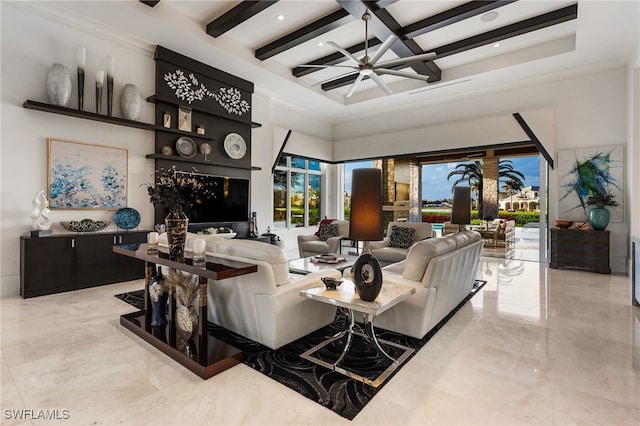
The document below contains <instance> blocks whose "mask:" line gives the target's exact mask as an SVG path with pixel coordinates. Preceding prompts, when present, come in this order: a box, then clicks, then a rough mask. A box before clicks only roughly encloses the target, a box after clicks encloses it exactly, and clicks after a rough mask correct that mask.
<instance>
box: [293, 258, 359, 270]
mask: <svg viewBox="0 0 640 426" xmlns="http://www.w3.org/2000/svg"><path fill="white" fill-rule="evenodd" d="M336 256H337V257H338V259H337V260H335V261H330V262H321V261H318V260H316V259H314V258H313V257H302V258H300V259H293V260H290V261H289V262H288V263H289V272H293V273H297V274H309V273H312V272H320V271H324V270H327V269H337V270H339V271H342V270H344V269H346V268H348V267H351V266H353V264H354V263H356V260H358V256H354V255H351V254H338V255H336ZM340 259H343V260H340Z"/></svg>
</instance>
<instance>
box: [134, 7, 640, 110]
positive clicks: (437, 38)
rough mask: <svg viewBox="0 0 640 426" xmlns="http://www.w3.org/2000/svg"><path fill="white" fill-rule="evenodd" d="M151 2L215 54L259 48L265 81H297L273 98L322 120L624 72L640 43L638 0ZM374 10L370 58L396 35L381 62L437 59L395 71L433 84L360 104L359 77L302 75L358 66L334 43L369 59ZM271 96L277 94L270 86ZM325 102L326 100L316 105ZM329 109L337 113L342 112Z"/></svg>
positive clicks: (405, 83)
mask: <svg viewBox="0 0 640 426" xmlns="http://www.w3.org/2000/svg"><path fill="white" fill-rule="evenodd" d="M145 3H150V4H151V3H155V5H154V6H153V9H156V10H157V9H159V8H166V9H170V10H171V11H172V13H177V14H181V15H184V16H186V17H188V18H189V19H191V20H192V21H193V24H194V25H197V26H200V27H201V28H202V31H204V32H206V33H208V34H209V36H210V37H211V44H212V45H215V44H216V43H224V42H233V43H237V44H239V45H242V46H244V47H246V48H247V49H250V50H251V51H252V52H253V55H254V58H255V61H257V62H259V63H260V64H262V69H263V70H264V72H266V73H273V74H276V75H278V76H279V77H280V78H283V79H286V80H287V82H288V83H295V86H294V87H296V88H297V93H295V94H294V93H289V92H290V90H286V89H283V90H278V89H275V90H278V95H279V97H281V98H282V99H284V100H287V98H291V97H296V98H297V99H305V101H304V106H306V107H309V108H316V107H317V108H318V112H320V113H322V112H324V113H326V114H327V115H329V116H331V115H334V116H336V114H338V115H339V114H343V113H345V111H349V113H352V112H357V113H363V112H367V111H373V110H376V109H378V108H380V107H393V106H394V105H395V106H400V105H403V104H407V103H413V102H424V101H427V102H428V101H429V100H438V99H444V98H447V97H452V96H460V95H469V94H473V93H478V92H482V91H484V90H488V89H491V88H495V87H500V86H505V85H507V86H509V85H510V86H513V85H521V84H530V82H531V81H534V80H535V81H540V79H545V78H549V79H550V78H558V76H567V75H571V74H579V73H586V72H589V70H597V69H603V68H607V67H608V68H613V67H616V66H624V65H626V63H627V62H628V60H629V58H630V57H631V55H632V53H633V49H634V48H637V43H638V35H637V34H638V28H637V27H638V21H637V18H638V17H637V16H635V17H634V16H633V13H637V8H634V7H633V6H634V5H633V1H620V2H616V1H576V0H570V1H565V0H557V1H532V0H520V1H510V0H509V1H507V0H504V1H472V2H466V1H455V0H449V1H426V0H379V1H358V0H337V1H334V0H317V1H316V0H304V1H302V0H298V1H295V0H280V1H257V2H256V1H174V0H160V1H159V2H157V1H154V2H145ZM630 6H631V7H630ZM365 12H368V13H369V14H370V15H371V20H370V24H369V27H368V30H369V36H368V38H367V39H368V47H369V50H368V54H369V56H371V55H372V53H373V52H375V50H376V49H377V48H378V47H379V46H380V45H381V43H382V42H384V41H385V40H386V39H387V38H388V37H389V36H390V35H395V36H397V37H398V40H397V41H396V42H395V43H393V45H392V46H391V48H390V49H389V50H388V51H387V52H386V53H385V54H384V55H383V56H382V58H381V59H380V61H381V62H382V61H388V60H392V59H397V58H401V57H407V56H412V55H418V54H422V53H427V52H433V53H434V54H435V56H434V59H432V60H427V61H422V62H413V63H410V64H406V65H399V66H397V67H394V68H393V69H395V70H398V71H401V72H406V73H412V74H422V75H425V76H428V77H429V78H428V82H424V81H420V80H414V79H408V78H404V77H398V76H394V75H383V76H381V78H382V79H383V80H384V83H385V84H386V85H387V86H388V87H389V88H390V90H391V91H392V92H393V94H392V95H386V94H385V92H383V91H382V90H381V89H380V87H379V85H378V84H375V82H374V81H372V80H371V79H370V78H367V77H365V78H364V79H363V81H362V82H361V83H360V84H359V85H358V86H357V88H356V90H355V91H354V93H353V95H352V96H351V97H347V96H346V95H347V93H348V91H349V89H350V87H351V85H352V83H353V81H354V80H355V77H356V75H357V74H351V75H347V76H344V75H345V73H346V72H348V71H351V70H349V69H346V68H334V67H327V68H309V67H301V65H309V64H316V65H352V64H353V63H351V62H349V60H348V59H347V58H346V57H345V56H344V55H343V54H342V53H340V52H339V51H338V50H337V49H336V48H335V47H332V46H331V45H330V44H328V43H327V42H329V41H332V42H334V43H335V44H337V45H338V46H341V47H343V48H344V49H346V50H348V51H349V52H351V53H352V54H353V55H354V56H356V57H357V58H358V59H361V58H362V57H363V56H364V54H365V52H364V45H365V25H364V22H363V20H362V19H361V17H362V15H363V14H364V13H365ZM152 13H153V12H152V11H150V12H149V14H152ZM630 13H631V16H629V14H630ZM634 18H635V19H634ZM341 76H343V77H341ZM242 77H244V78H248V79H250V80H253V81H255V82H256V87H257V89H259V88H260V80H261V79H264V76H262V77H260V76H256V77H255V78H252V76H250V75H246V76H242ZM265 87H267V90H269V88H272V89H273V86H270V85H269V84H266V85H265ZM289 87H291V85H289ZM318 96H319V97H322V98H323V99H324V101H318ZM290 100H291V102H292V103H294V104H295V103H296V101H295V100H293V99H290ZM327 100H329V101H331V102H326V101H327ZM331 105H333V106H334V107H335V108H334V110H335V111H334V113H333V114H332V111H331ZM336 111H337V113H336Z"/></svg>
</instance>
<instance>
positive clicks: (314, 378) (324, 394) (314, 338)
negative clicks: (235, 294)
mask: <svg viewBox="0 0 640 426" xmlns="http://www.w3.org/2000/svg"><path fill="white" fill-rule="evenodd" d="M485 284H486V281H480V280H476V282H475V284H474V289H473V291H472V293H471V294H470V295H469V296H467V297H466V298H465V299H464V300H463V301H462V302H461V303H460V304H459V305H458V306H457V307H456V308H455V309H454V310H453V311H452V312H451V313H449V315H447V316H446V317H445V318H444V319H443V320H442V321H441V322H440V323H439V324H438V325H436V326H435V327H434V328H433V329H432V330H430V331H429V333H427V334H426V335H425V336H424V337H423V338H422V339H415V338H413V337H409V336H404V335H401V334H398V333H393V332H390V331H386V330H383V329H376V335H377V337H378V338H381V339H384V340H388V341H390V342H394V343H398V344H401V345H404V346H408V347H410V348H413V349H415V350H416V352H417V351H418V350H419V349H420V348H421V347H423V346H424V345H425V344H426V343H427V342H428V341H429V340H430V339H431V338H432V337H433V336H434V335H435V334H436V333H437V332H438V330H440V328H442V326H443V325H444V324H446V322H447V321H448V320H449V319H450V318H451V317H452V316H453V315H454V314H455V313H456V312H457V311H458V310H459V309H460V308H461V307H462V306H463V305H464V304H465V303H466V302H467V301H468V300H469V299H471V298H472V297H473V296H474V295H475V294H476V292H477V291H478V290H479V289H480V288H482V286H484V285H485ZM116 297H117V298H119V299H122V300H123V301H125V302H127V303H129V304H131V305H133V306H135V307H137V308H138V309H142V307H143V306H144V293H143V290H138V291H134V292H130V293H123V294H117V295H116ZM346 320H347V318H346V315H344V314H343V313H342V312H341V311H340V310H338V314H337V315H336V319H335V321H334V322H333V323H331V324H329V325H328V326H326V327H324V328H321V329H320V330H318V331H315V332H313V333H311V334H309V335H307V336H305V337H303V338H301V339H298V340H296V341H295V342H292V343H289V344H288V345H285V346H283V347H281V348H279V349H276V350H273V349H269V348H267V347H265V346H263V345H261V344H259V343H256V342H254V341H252V340H249V339H246V338H244V337H242V336H239V335H238V334H235V333H233V332H230V331H228V330H226V329H224V328H222V327H219V326H217V325H215V324H213V323H210V322H208V323H207V326H208V330H209V334H211V335H213V336H215V337H216V338H219V339H222V340H224V341H226V342H227V343H229V344H231V345H233V346H235V347H236V348H238V349H241V350H242V363H243V364H245V365H247V366H249V367H251V368H253V369H254V370H256V371H259V372H260V373H262V374H264V375H266V376H268V377H270V378H272V379H273V380H276V381H278V382H280V383H282V384H283V385H285V386H287V387H289V388H290V389H293V390H294V391H296V392H298V393H299V394H301V395H303V396H305V397H307V398H309V399H311V400H312V401H315V402H317V403H318V404H320V405H323V406H324V407H326V408H329V409H330V410H333V411H334V412H336V413H337V414H339V415H341V416H342V417H345V418H347V419H349V420H352V419H353V418H354V417H355V416H356V415H357V414H358V413H359V412H360V411H361V410H362V409H363V408H364V407H365V405H367V403H368V402H369V401H371V399H372V398H373V397H374V396H375V395H376V394H377V393H378V391H379V390H380V389H382V388H383V387H384V385H385V384H386V383H388V382H389V380H391V378H389V379H387V381H386V382H385V383H383V384H382V385H381V386H379V387H378V388H374V387H372V386H369V385H367V384H365V383H363V382H360V381H357V380H355V379H351V378H349V377H346V376H344V375H342V374H340V373H337V372H335V371H332V370H330V369H327V368H325V367H323V366H321V365H317V364H315V363H312V362H311V361H308V360H306V359H304V358H301V357H300V354H302V353H304V352H305V351H307V350H308V349H310V348H312V347H314V346H315V345H317V344H319V343H321V342H323V341H324V340H325V339H326V338H327V337H329V336H332V335H334V334H336V333H338V332H339V331H342V330H344V329H345V327H346V324H345V321H346ZM344 339H346V337H345V338H344ZM343 342H344V340H343V341H342V342H341V341H337V342H334V343H333V344H331V345H328V346H326V347H325V348H324V349H323V350H322V352H321V353H320V354H317V355H316V356H319V357H321V358H323V359H325V358H326V359H327V360H333V359H337V357H338V356H339V354H340V352H341V349H342V343H343ZM382 347H383V349H385V350H386V351H387V352H388V353H389V354H390V355H392V356H397V355H399V349H396V348H394V347H392V346H388V345H385V344H382ZM414 355H415V353H414ZM412 356H413V355H412ZM410 358H411V357H410ZM410 358H409V359H410ZM390 362H391V361H389V360H388V359H386V358H385V357H381V356H378V354H377V352H376V351H375V349H374V348H373V346H372V345H371V344H370V343H369V342H367V341H365V340H364V339H360V338H354V341H353V343H352V345H351V348H350V351H349V354H348V356H347V357H345V359H344V361H343V362H342V364H341V365H342V366H344V367H347V369H349V370H351V371H355V372H357V373H359V374H361V375H363V376H365V377H367V378H370V379H373V378H375V377H377V376H378V375H379V374H380V373H382V372H383V371H384V370H386V368H387V367H388V366H389V365H390ZM401 367H402V366H401ZM399 370H400V368H398V369H397V370H396V371H395V372H394V373H393V374H392V376H391V377H393V375H394V374H395V373H397V372H398V371H399Z"/></svg>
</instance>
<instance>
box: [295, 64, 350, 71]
mask: <svg viewBox="0 0 640 426" xmlns="http://www.w3.org/2000/svg"><path fill="white" fill-rule="evenodd" d="M298 67H300V68H351V69H353V70H359V69H360V67H357V66H355V65H311V64H304V65H298Z"/></svg>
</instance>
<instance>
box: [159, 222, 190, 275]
mask: <svg viewBox="0 0 640 426" xmlns="http://www.w3.org/2000/svg"><path fill="white" fill-rule="evenodd" d="M164 224H165V226H166V227H167V240H168V243H169V259H171V260H173V261H175V262H180V263H182V262H184V245H185V243H186V241H187V227H188V226H189V219H188V218H187V215H186V214H184V212H183V211H182V210H171V211H170V212H169V214H168V215H167V217H165V218H164Z"/></svg>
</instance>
